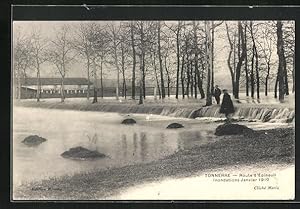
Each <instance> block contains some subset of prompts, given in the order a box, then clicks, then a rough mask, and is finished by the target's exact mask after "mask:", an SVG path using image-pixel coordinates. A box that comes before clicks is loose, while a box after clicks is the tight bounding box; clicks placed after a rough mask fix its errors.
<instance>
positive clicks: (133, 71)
mask: <svg viewBox="0 0 300 209" xmlns="http://www.w3.org/2000/svg"><path fill="white" fill-rule="evenodd" d="M133 27H134V25H133V22H131V23H130V34H131V47H132V80H131V98H132V99H135V68H136V52H135V46H134V41H135V40H134V31H133V30H134V28H133Z"/></svg>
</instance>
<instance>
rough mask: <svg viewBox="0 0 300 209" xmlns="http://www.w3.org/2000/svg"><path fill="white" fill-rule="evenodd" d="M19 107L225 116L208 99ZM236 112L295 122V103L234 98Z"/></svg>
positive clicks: (78, 100) (44, 103)
mask: <svg viewBox="0 0 300 209" xmlns="http://www.w3.org/2000/svg"><path fill="white" fill-rule="evenodd" d="M14 105H15V106H21V107H35V108H47V109H62V110H79V111H98V112H116V113H122V114H135V113H143V114H156V115H162V116H171V117H182V118H197V117H215V118H223V117H224V115H223V114H220V113H219V108H220V105H217V104H213V105H211V106H207V107H205V106H204V105H205V100H196V99H189V100H176V99H165V100H153V99H148V100H145V103H144V104H142V105H138V102H137V101H136V100H119V101H118V100H115V99H99V101H98V103H95V104H93V103H91V101H88V100H86V98H75V99H74V98H73V99H68V100H66V101H65V102H63V103H61V102H60V100H59V99H57V98H55V99H44V100H42V101H40V102H36V101H35V100H21V101H17V100H16V101H14ZM234 106H235V108H236V112H235V113H234V115H233V117H234V118H236V119H249V120H261V121H263V122H288V123H291V122H293V121H294V118H295V104H294V102H285V103H279V102H277V103H274V102H273V103H272V102H271V103H264V102H261V103H256V102H254V101H253V102H251V101H250V102H249V101H248V102H246V100H239V102H237V101H235V100H234Z"/></svg>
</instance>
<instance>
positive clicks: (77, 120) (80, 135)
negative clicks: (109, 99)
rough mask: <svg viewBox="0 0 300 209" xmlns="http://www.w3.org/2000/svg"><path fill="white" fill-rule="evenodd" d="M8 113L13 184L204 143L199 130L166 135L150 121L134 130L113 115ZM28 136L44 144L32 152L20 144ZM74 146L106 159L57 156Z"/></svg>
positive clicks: (42, 111)
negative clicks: (70, 158) (10, 119)
mask: <svg viewBox="0 0 300 209" xmlns="http://www.w3.org/2000/svg"><path fill="white" fill-rule="evenodd" d="M13 111H14V114H13V116H14V118H13V122H14V124H13V125H14V126H13V127H14V130H13V176H14V177H13V178H14V179H13V180H14V184H15V183H17V182H22V181H24V180H26V181H27V180H39V179H43V178H47V177H51V176H60V175H65V174H68V175H72V174H74V173H78V172H88V171H91V170H96V169H106V168H111V167H120V166H125V165H129V164H134V163H146V162H150V161H153V160H157V159H160V158H163V157H165V156H167V155H170V154H172V153H174V152H175V151H177V149H178V148H183V149H184V148H188V147H190V146H193V145H194V144H197V143H195V142H196V141H199V140H204V139H203V138H205V135H202V131H201V133H200V131H198V130H197V131H195V130H189V129H188V128H186V129H184V130H166V129H165V128H164V127H166V125H167V124H168V123H169V121H167V120H161V119H160V118H158V120H157V121H155V122H154V121H152V123H153V124H154V125H151V124H152V123H151V124H150V123H147V125H143V124H142V123H143V121H138V124H136V125H134V126H124V125H120V121H122V119H123V116H121V115H119V114H116V113H100V112H97V113H95V112H80V111H63V110H47V109H38V108H36V109H35V108H19V107H18V108H14V110H13ZM45 115H47V119H45ZM159 119H160V120H159ZM70 121H71V122H72V125H70ZM140 124H142V125H140ZM32 134H38V135H40V136H42V137H44V138H46V139H47V141H46V142H45V143H43V144H41V145H40V146H38V147H36V148H29V147H27V146H26V145H24V144H22V143H21V141H22V140H23V139H24V138H25V137H26V136H28V135H32ZM87 135H88V136H89V137H87ZM89 138H90V139H89ZM76 146H82V147H85V148H89V149H93V150H96V149H97V151H98V152H101V153H104V154H105V155H107V156H109V158H103V159H99V160H95V161H88V162H87V161H74V160H69V159H64V158H62V157H61V156H60V155H61V153H63V152H64V151H66V150H68V149H70V148H72V147H76Z"/></svg>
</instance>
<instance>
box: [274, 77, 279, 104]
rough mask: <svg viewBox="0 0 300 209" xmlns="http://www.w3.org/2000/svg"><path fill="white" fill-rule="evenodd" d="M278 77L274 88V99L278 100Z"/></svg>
mask: <svg viewBox="0 0 300 209" xmlns="http://www.w3.org/2000/svg"><path fill="white" fill-rule="evenodd" d="M277 89H278V75H276V81H275V87H274V98H276V99H277V97H278V96H277V92H278V90H277Z"/></svg>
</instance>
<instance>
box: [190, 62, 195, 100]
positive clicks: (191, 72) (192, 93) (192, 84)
mask: <svg viewBox="0 0 300 209" xmlns="http://www.w3.org/2000/svg"><path fill="white" fill-rule="evenodd" d="M190 79H191V97H194V77H193V61H192V60H191V61H190Z"/></svg>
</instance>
